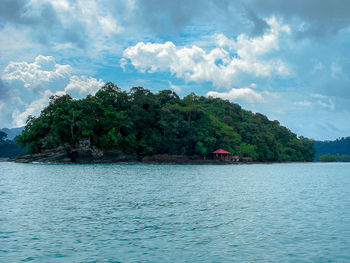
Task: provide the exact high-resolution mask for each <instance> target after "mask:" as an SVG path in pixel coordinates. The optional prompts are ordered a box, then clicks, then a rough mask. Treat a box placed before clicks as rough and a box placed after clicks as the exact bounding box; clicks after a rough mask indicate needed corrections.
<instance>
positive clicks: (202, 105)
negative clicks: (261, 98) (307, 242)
mask: <svg viewBox="0 0 350 263" xmlns="http://www.w3.org/2000/svg"><path fill="white" fill-rule="evenodd" d="M83 140H89V141H90V144H91V145H92V146H95V147H97V148H98V149H101V150H111V149H118V150H120V151H122V152H124V153H126V154H138V155H140V156H145V155H154V154H171V155H208V154H210V153H211V152H212V151H214V150H216V149H218V148H224V149H226V150H228V151H230V152H231V153H233V154H237V155H240V156H249V157H252V158H253V159H254V160H258V161H312V160H313V157H314V149H313V144H314V142H313V140H310V139H307V138H304V137H299V138H298V137H297V135H296V134H294V133H292V132H291V131H290V130H289V129H287V128H286V127H283V126H281V125H280V124H279V122H278V121H270V120H268V118H267V117H266V116H264V115H262V114H260V113H252V112H250V111H247V110H244V109H242V108H241V107H240V106H239V105H238V104H235V103H231V102H229V101H227V100H222V99H219V98H211V97H209V98H207V97H203V96H197V95H195V94H194V93H191V94H189V95H187V96H186V97H184V98H183V99H180V97H179V96H178V95H177V94H176V93H175V92H173V91H171V90H162V91H159V92H158V93H156V94H153V93H152V92H151V91H149V90H147V89H144V88H142V87H134V88H132V89H131V90H130V91H129V92H126V91H122V90H121V89H120V88H118V87H117V86H116V85H114V84H113V83H110V82H109V83H106V84H105V85H104V86H103V87H102V88H101V89H100V90H99V91H98V92H97V93H96V94H95V95H94V96H92V95H89V96H87V97H86V98H85V99H81V100H75V99H72V97H71V96H70V95H63V96H52V97H51V98H50V103H49V105H48V106H47V107H46V108H45V109H43V110H42V112H41V114H40V116H39V117H32V116H29V117H28V121H27V125H26V127H25V130H24V131H23V133H22V134H21V135H19V136H18V137H17V143H18V144H19V145H21V146H22V147H23V146H26V147H28V151H29V153H39V152H42V151H43V150H46V149H54V148H56V147H58V146H62V145H64V144H68V145H70V146H76V145H78V144H79V142H80V141H83Z"/></svg>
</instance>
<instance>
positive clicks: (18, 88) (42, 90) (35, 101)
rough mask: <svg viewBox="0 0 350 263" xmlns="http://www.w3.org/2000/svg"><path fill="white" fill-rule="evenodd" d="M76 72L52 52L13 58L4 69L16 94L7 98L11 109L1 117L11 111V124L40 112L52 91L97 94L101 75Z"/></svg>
mask: <svg viewBox="0 0 350 263" xmlns="http://www.w3.org/2000/svg"><path fill="white" fill-rule="evenodd" d="M73 72H74V70H73V68H72V67H71V66H70V65H61V64H57V63H56V61H55V59H54V58H53V57H51V56H42V55H39V56H37V57H36V58H35V60H34V62H32V63H30V62H10V63H9V64H8V65H7V66H6V67H5V69H4V72H3V75H2V80H3V81H5V82H6V83H7V85H8V86H11V87H12V91H13V94H12V95H11V96H9V97H8V98H7V105H8V109H7V110H6V112H5V111H2V112H1V114H0V115H1V117H2V118H3V119H5V117H6V116H8V115H9V112H12V114H10V115H12V122H13V125H11V126H21V125H24V124H25V121H26V120H27V117H28V116H29V115H33V116H38V115H39V113H40V111H41V110H42V109H43V108H44V107H45V106H46V105H47V104H48V102H49V97H50V96H51V95H64V94H67V93H68V94H70V95H72V97H73V98H81V97H84V96H86V95H88V94H95V93H96V91H97V90H98V89H99V88H100V87H102V86H103V85H104V81H103V80H102V79H95V78H93V77H88V76H85V75H73V74H72V73H73ZM24 87H25V88H24ZM10 101H13V102H15V101H16V103H10ZM5 115H6V116H5ZM4 116H5V117H4ZM8 119H10V118H9V117H6V120H8ZM8 122H10V121H8Z"/></svg>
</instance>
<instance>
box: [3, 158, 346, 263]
mask: <svg viewBox="0 0 350 263" xmlns="http://www.w3.org/2000/svg"><path fill="white" fill-rule="evenodd" d="M349 168H350V165H349V164H329V165H324V164H274V165H249V166H244V165H241V166H211V165H203V166H195V165H194V166H190V165H186V166H181V165H174V166H170V165H131V166H128V165H43V164H14V163H0V262H19V261H23V262H27V261H33V262H96V261H98V262H101V261H107V262H134V261H135V262H140V261H142V262H143V261H144V262H232V261H236V262H254V261H258V262H350V257H349V255H350V253H349V247H350V195H349V194H348V189H350V188H349V187H350V173H349V171H350V169H349Z"/></svg>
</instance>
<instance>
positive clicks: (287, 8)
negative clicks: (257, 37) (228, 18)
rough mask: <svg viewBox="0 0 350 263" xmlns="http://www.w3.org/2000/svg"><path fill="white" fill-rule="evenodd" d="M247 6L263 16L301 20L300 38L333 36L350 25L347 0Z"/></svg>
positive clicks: (275, 0) (254, 2) (272, 1)
mask: <svg viewBox="0 0 350 263" xmlns="http://www.w3.org/2000/svg"><path fill="white" fill-rule="evenodd" d="M248 5H249V6H250V7H251V8H254V10H255V11H256V12H259V13H260V14H262V15H265V16H269V15H279V16H282V17H284V18H286V19H293V18H299V19H301V21H303V22H305V23H306V24H305V27H304V28H303V29H301V30H300V32H299V35H300V36H308V35H313V36H323V35H327V34H335V33H337V32H338V31H339V30H341V29H343V28H345V27H347V26H349V24H350V1H348V0H332V1H331V0H329V1H328V0H307V1H305V0H293V1H280V0H265V1H259V0H252V1H250V2H249V3H248Z"/></svg>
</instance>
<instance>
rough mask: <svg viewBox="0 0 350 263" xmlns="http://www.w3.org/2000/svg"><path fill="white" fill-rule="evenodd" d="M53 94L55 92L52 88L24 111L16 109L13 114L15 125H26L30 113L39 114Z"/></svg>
mask: <svg viewBox="0 0 350 263" xmlns="http://www.w3.org/2000/svg"><path fill="white" fill-rule="evenodd" d="M51 95H53V93H52V92H51V91H50V90H46V91H45V92H44V93H43V94H42V97H41V98H39V99H37V100H35V101H32V102H31V103H30V104H29V105H28V106H27V107H26V109H25V110H24V111H23V112H21V111H20V110H18V109H15V110H14V112H13V114H12V118H13V120H14V125H15V127H20V126H23V125H25V123H26V120H27V118H28V116H29V115H32V116H38V115H39V113H40V111H41V110H42V109H43V108H44V107H45V106H46V105H47V103H48V101H49V98H50V96H51Z"/></svg>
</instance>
